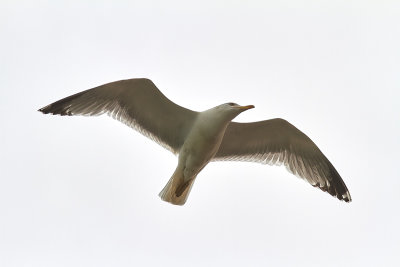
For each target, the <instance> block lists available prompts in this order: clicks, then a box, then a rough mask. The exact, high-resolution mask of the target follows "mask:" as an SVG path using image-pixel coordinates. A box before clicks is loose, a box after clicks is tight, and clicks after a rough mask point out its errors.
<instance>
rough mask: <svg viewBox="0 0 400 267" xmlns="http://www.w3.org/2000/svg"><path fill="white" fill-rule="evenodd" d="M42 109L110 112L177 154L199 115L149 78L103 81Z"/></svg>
mask: <svg viewBox="0 0 400 267" xmlns="http://www.w3.org/2000/svg"><path fill="white" fill-rule="evenodd" d="M39 111H41V112H43V113H44V114H48V113H50V114H54V115H61V116H64V115H68V116H72V115H83V116H99V115H102V114H107V115H109V116H111V117H112V118H114V119H116V120H118V121H121V122H122V123H124V124H126V125H128V126H129V127H132V128H133V129H135V130H137V131H139V132H140V133H142V134H143V135H145V136H147V137H149V138H150V139H152V140H154V141H156V142H157V143H159V144H160V145H162V146H164V147H165V148H167V149H169V150H170V151H171V152H173V153H174V154H177V153H178V152H179V149H180V147H181V146H182V144H183V142H184V140H185V138H186V135H187V134H188V132H189V130H190V129H191V127H192V124H193V122H194V120H195V118H196V117H197V115H198V112H195V111H192V110H189V109H186V108H183V107H181V106H179V105H177V104H175V103H173V102H172V101H170V100H169V99H168V98H166V97H165V96H164V95H163V94H162V93H161V92H160V90H158V88H157V87H156V86H155V85H154V83H153V82H152V81H150V80H149V79H130V80H122V81H116V82H112V83H108V84H104V85H101V86H98V87H95V88H93V89H89V90H86V91H83V92H80V93H77V94H74V95H71V96H68V97H66V98H63V99H61V100H59V101H56V102H54V103H52V104H50V105H47V106H45V107H43V108H41V109H39Z"/></svg>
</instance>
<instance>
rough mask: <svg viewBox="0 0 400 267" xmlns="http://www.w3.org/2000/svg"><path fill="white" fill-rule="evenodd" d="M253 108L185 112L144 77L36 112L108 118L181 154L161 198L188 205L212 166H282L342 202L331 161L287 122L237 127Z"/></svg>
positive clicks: (229, 105)
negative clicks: (202, 173) (231, 163)
mask: <svg viewBox="0 0 400 267" xmlns="http://www.w3.org/2000/svg"><path fill="white" fill-rule="evenodd" d="M252 108H254V106H253V105H247V106H240V105H238V104H236V103H232V102H230V103H225V104H222V105H219V106H216V107H213V108H210V109H208V110H205V111H203V112H196V111H192V110H190V109H187V108H184V107H181V106H179V105H177V104H175V103H173V102H172V101H170V100H169V99H168V98H167V97H165V96H164V95H163V94H162V93H161V91H160V90H159V89H158V88H157V87H156V86H155V85H154V83H153V82H152V81H151V80H149V79H145V78H140V79H128V80H121V81H116V82H111V83H107V84H104V85H101V86H98V87H95V88H92V89H89V90H86V91H82V92H80V93H77V94H74V95H71V96H68V97H66V98H63V99H61V100H58V101H56V102H54V103H52V104H50V105H47V106H45V107H43V108H41V109H39V110H38V111H40V112H42V113H44V114H48V113H50V114H54V115H61V116H64V115H67V116H72V115H84V116H99V115H102V114H107V115H109V116H111V117H112V118H114V119H116V120H119V121H121V122H123V123H124V124H126V125H128V126H129V127H132V128H133V129H135V130H137V131H138V132H140V133H141V134H143V135H145V136H147V137H149V138H150V139H152V140H154V141H155V142H157V143H159V144H160V145H161V146H163V147H164V148H166V149H168V150H170V151H171V152H172V153H173V154H175V155H178V166H177V167H176V169H175V171H174V173H173V174H172V176H171V178H170V179H169V181H168V183H167V184H166V185H165V187H164V189H162V191H161V192H160V193H159V196H160V197H161V199H162V200H164V201H167V202H169V203H172V204H174V205H184V204H185V202H186V200H187V198H188V196H189V193H190V191H191V189H192V186H193V183H194V181H195V179H196V177H197V175H198V174H199V173H200V171H201V170H202V169H203V168H204V167H205V166H206V165H207V164H208V163H209V162H210V161H220V160H233V161H253V162H260V163H264V164H270V165H281V164H283V165H284V166H285V167H286V168H287V170H289V171H290V172H291V173H292V174H294V175H296V176H298V177H300V178H302V179H304V180H305V181H307V182H308V183H310V184H311V185H312V186H314V187H317V188H319V189H321V190H322V191H326V192H328V193H329V194H331V195H332V196H334V197H337V198H338V199H339V200H344V201H345V202H350V201H351V196H350V193H349V190H348V189H347V187H346V185H345V183H344V182H343V180H342V178H341V177H340V175H339V173H338V172H337V171H336V169H335V168H334V167H333V165H332V164H331V163H330V161H329V160H328V159H327V158H326V157H325V156H324V154H323V153H322V152H321V150H319V148H318V147H317V146H316V145H315V143H314V142H313V141H312V140H311V139H310V138H309V137H308V136H307V135H305V134H304V133H303V132H301V131H300V130H298V129H297V128H296V127H295V126H293V125H292V124H290V123H289V122H287V121H286V120H284V119H280V118H276V119H270V120H264V121H258V122H250V123H238V122H232V120H233V119H234V118H235V117H236V116H238V115H239V114H240V113H242V112H243V111H246V110H249V109H252Z"/></svg>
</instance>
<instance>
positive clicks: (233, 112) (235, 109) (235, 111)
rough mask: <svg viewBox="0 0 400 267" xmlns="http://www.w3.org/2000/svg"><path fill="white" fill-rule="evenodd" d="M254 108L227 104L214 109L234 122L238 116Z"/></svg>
mask: <svg viewBox="0 0 400 267" xmlns="http://www.w3.org/2000/svg"><path fill="white" fill-rule="evenodd" d="M252 108H254V106H253V105H248V106H241V105H238V104H236V103H232V102H229V103H225V104H222V105H219V106H216V107H215V108H214V109H215V110H216V111H217V112H218V113H219V114H221V115H222V116H223V117H226V118H227V119H229V120H233V119H234V118H235V117H236V116H237V115H239V114H240V113H242V112H243V111H246V110H248V109H252Z"/></svg>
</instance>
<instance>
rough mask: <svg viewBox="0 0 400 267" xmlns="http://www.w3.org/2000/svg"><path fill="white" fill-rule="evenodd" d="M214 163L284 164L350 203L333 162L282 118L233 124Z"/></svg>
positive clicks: (303, 177) (310, 181)
mask: <svg viewBox="0 0 400 267" xmlns="http://www.w3.org/2000/svg"><path fill="white" fill-rule="evenodd" d="M213 160H214V161H217V160H239V161H255V162H261V163H264V164H270V165H281V164H284V165H285V167H286V168H287V169H288V170H289V171H290V172H291V173H293V174H295V175H297V176H299V177H301V178H302V179H304V180H306V181H307V182H309V183H310V184H311V185H312V186H314V187H318V188H320V189H321V190H322V191H327V192H328V193H329V194H331V195H332V196H336V197H337V198H338V199H340V200H342V199H343V200H344V201H346V202H350V201H351V196H350V193H349V191H348V189H347V187H346V185H345V183H344V182H343V180H342V178H341V177H340V175H339V173H338V172H337V171H336V169H335V168H334V167H333V165H332V164H331V163H330V161H329V160H328V159H327V158H326V157H325V155H324V154H323V153H322V152H321V151H320V150H319V148H318V147H317V146H316V145H315V144H314V142H313V141H312V140H311V139H310V138H309V137H308V136H307V135H305V134H304V133H302V132H301V131H300V130H298V129H297V128H296V127H294V126H293V125H292V124H290V123H289V122H287V121H285V120H283V119H272V120H266V121H259V122H253V123H236V122H231V123H230V124H229V125H228V127H227V129H226V132H225V135H224V138H223V140H222V143H221V146H220V148H219V150H218V152H217V154H216V155H215V157H214V158H213Z"/></svg>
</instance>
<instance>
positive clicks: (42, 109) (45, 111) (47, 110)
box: [37, 105, 51, 114]
mask: <svg viewBox="0 0 400 267" xmlns="http://www.w3.org/2000/svg"><path fill="white" fill-rule="evenodd" d="M50 107H51V105H47V106H45V107H42V108H40V109H38V110H37V111H39V112H42V113H43V114H48V113H49V110H50Z"/></svg>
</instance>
